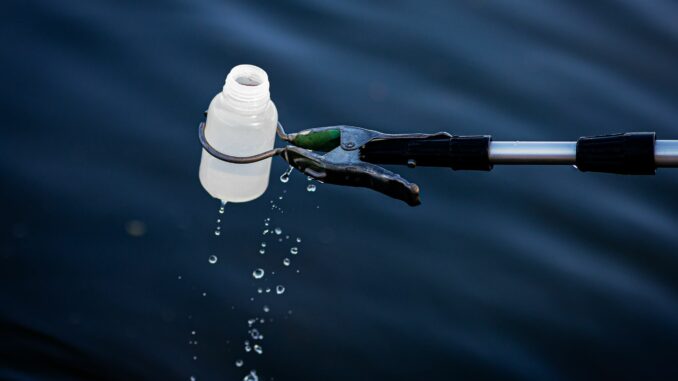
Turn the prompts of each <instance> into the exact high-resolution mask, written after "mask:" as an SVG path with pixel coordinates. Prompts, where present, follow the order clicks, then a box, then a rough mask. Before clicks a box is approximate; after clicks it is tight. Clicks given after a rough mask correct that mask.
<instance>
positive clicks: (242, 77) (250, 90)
mask: <svg viewBox="0 0 678 381" xmlns="http://www.w3.org/2000/svg"><path fill="white" fill-rule="evenodd" d="M277 123H278V111H277V110H276V107H275V105H274V104H273V102H272V101H271V98H270V93H269V82H268V75H267V74H266V72H265V71H264V70H262V69H261V68H258V67H256V66H252V65H238V66H236V67H234V68H233V69H232V70H231V71H230V73H229V74H228V76H227V77H226V82H225V84H224V87H223V90H222V92H221V93H219V94H217V95H216V96H215V97H214V99H212V102H211V103H210V107H209V109H208V111H207V121H206V124H207V126H206V128H205V137H206V138H207V141H208V142H209V143H210V144H211V145H212V146H213V147H214V148H216V149H217V150H219V151H221V152H224V153H226V154H228V155H232V156H250V155H254V154H257V153H260V152H263V151H267V150H270V149H272V148H273V144H274V142H275V130H276V125H277ZM270 170H271V159H266V160H262V161H259V162H256V163H251V164H233V163H227V162H224V161H221V160H219V159H216V158H214V157H212V156H211V155H210V154H209V153H207V152H206V151H205V150H204V149H203V151H202V158H201V161H200V183H201V184H202V186H203V187H204V188H205V190H207V192H208V193H209V194H210V195H211V196H212V197H214V198H218V199H220V200H222V201H228V202H246V201H251V200H254V199H256V198H257V197H259V196H261V195H262V194H263V193H264V192H265V191H266V188H267V187H268V178H269V174H270Z"/></svg>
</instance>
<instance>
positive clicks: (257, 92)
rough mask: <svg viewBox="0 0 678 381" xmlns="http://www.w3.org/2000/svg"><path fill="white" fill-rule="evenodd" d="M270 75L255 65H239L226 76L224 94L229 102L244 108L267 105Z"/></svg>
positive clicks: (252, 108)
mask: <svg viewBox="0 0 678 381" xmlns="http://www.w3.org/2000/svg"><path fill="white" fill-rule="evenodd" d="M268 89H269V83H268V75H267V74H266V72H265V71H264V70H263V69H261V68H259V67H257V66H254V65H238V66H236V67H234V68H233V69H231V71H230V72H229V73H228V76H226V83H225V84H224V88H223V95H224V96H225V97H227V98H229V102H230V103H232V104H233V105H234V106H235V107H237V108H240V109H243V110H256V109H261V108H264V107H266V105H267V104H268V102H269V101H270V97H271V95H270V93H269V90H268Z"/></svg>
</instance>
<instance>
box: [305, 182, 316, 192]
mask: <svg viewBox="0 0 678 381" xmlns="http://www.w3.org/2000/svg"><path fill="white" fill-rule="evenodd" d="M306 190H307V191H309V192H315V184H308V186H307V187H306Z"/></svg>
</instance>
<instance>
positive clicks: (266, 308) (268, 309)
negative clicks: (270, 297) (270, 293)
mask: <svg viewBox="0 0 678 381" xmlns="http://www.w3.org/2000/svg"><path fill="white" fill-rule="evenodd" d="M262 310H264V312H268V311H270V310H271V309H270V308H268V306H266V305H265V306H264V308H262Z"/></svg>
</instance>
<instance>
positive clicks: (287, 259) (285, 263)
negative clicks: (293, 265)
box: [283, 258, 290, 266]
mask: <svg viewBox="0 0 678 381" xmlns="http://www.w3.org/2000/svg"><path fill="white" fill-rule="evenodd" d="M283 265H285V266H289V265H290V259H289V258H285V259H283Z"/></svg>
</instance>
